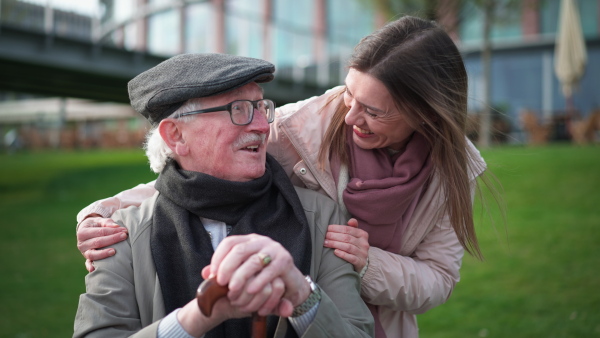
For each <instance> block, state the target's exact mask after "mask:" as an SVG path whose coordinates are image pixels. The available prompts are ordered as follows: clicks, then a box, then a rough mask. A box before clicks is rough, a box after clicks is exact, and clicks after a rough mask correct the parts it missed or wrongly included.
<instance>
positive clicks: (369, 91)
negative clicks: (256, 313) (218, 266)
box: [78, 17, 486, 337]
mask: <svg viewBox="0 0 600 338" xmlns="http://www.w3.org/2000/svg"><path fill="white" fill-rule="evenodd" d="M345 82H346V84H345V86H343V87H338V88H334V89H332V90H330V91H328V92H327V93H325V94H324V95H322V96H320V97H316V98H311V99H308V100H306V101H302V102H298V103H295V104H291V105H286V106H284V107H281V108H279V109H278V116H277V118H276V120H275V123H273V124H272V126H271V136H270V138H269V148H268V151H269V152H270V153H271V154H272V155H273V156H275V158H276V159H277V160H278V161H279V162H280V163H281V164H282V166H283V167H284V168H285V170H286V172H287V173H288V175H289V176H290V178H291V179H292V182H293V183H294V184H295V185H298V186H303V187H307V188H309V189H313V190H317V191H319V192H321V193H323V194H325V195H327V196H329V197H331V198H332V199H334V200H335V201H337V202H338V203H339V204H340V205H341V206H343V207H345V208H346V210H347V211H348V212H349V213H350V214H351V215H352V216H353V217H354V219H351V220H350V221H349V223H348V225H349V226H346V225H330V227H329V229H328V233H327V237H326V238H327V241H326V243H325V246H328V247H331V248H334V249H336V250H335V253H336V255H338V256H339V257H341V258H343V259H345V260H347V261H348V262H350V263H351V264H353V265H354V269H355V270H356V271H357V272H359V273H360V274H361V276H362V290H361V295H362V297H363V299H364V300H365V302H366V303H367V304H368V306H369V308H370V309H371V312H372V313H373V315H374V317H375V320H376V336H377V337H417V336H418V327H417V323H416V317H415V314H419V313H423V312H425V311H427V310H429V309H431V308H433V307H435V306H437V305H440V304H442V303H444V302H445V301H446V300H447V299H448V297H449V296H450V294H451V292H452V289H453V287H454V285H455V284H456V282H457V281H458V280H459V268H460V265H461V260H462V256H463V251H464V250H465V249H466V250H467V252H469V253H471V254H473V255H475V256H477V257H481V252H480V250H479V246H478V244H477V238H476V235H475V230H474V226H473V215H472V214H473V211H472V201H473V193H474V191H475V189H476V184H477V183H476V178H477V177H478V176H480V175H482V173H483V171H484V170H485V167H486V166H485V162H484V161H483V159H482V158H481V157H480V155H479V152H478V151H477V150H476V149H475V148H474V147H473V145H472V144H471V143H470V142H469V141H468V140H467V139H466V137H465V123H466V118H467V74H466V71H465V68H464V63H463V60H462V57H461V55H460V53H459V51H458V50H457V48H456V46H455V45H454V43H453V41H452V40H451V39H450V38H449V36H448V35H447V34H446V33H445V32H444V30H443V29H441V28H440V27H438V26H437V25H436V24H435V23H432V22H429V21H425V20H422V19H418V18H414V17H403V18H401V19H399V20H397V21H394V22H391V23H389V24H388V25H386V26H385V27H383V28H381V29H380V30H378V31H376V32H374V33H373V34H371V35H369V36H367V37H366V38H364V39H363V40H362V41H361V42H360V43H359V44H358V45H357V47H356V49H355V51H354V54H353V55H352V57H351V59H350V61H349V72H348V76H347V77H346V81H345ZM153 192H154V191H153V188H152V183H150V184H148V185H143V186H138V187H137V188H134V189H133V190H131V191H126V192H123V193H121V194H119V195H117V196H115V197H113V198H110V199H107V200H104V201H100V202H97V203H96V204H93V205H91V206H90V207H88V208H86V209H84V210H82V212H80V214H79V215H78V220H81V218H83V217H84V216H86V215H89V214H98V215H101V216H104V217H107V216H109V215H110V214H111V213H112V212H113V211H114V210H115V209H116V208H120V207H124V206H127V205H129V204H139V202H140V201H141V200H143V199H144V198H145V197H149V196H150V195H151V194H152V193H153ZM129 199H131V200H129ZM110 224H111V222H110V221H108V220H98V219H94V218H92V219H89V220H88V221H86V222H84V223H83V226H82V227H80V230H79V231H78V241H79V244H78V247H79V249H80V250H81V251H82V252H84V256H85V257H86V258H87V259H88V261H87V262H86V266H87V267H88V269H89V270H90V269H93V266H92V265H91V263H90V260H95V259H101V258H103V257H106V256H108V255H111V254H114V251H112V252H111V251H109V250H110V249H104V250H102V251H94V250H90V249H94V248H100V247H104V246H106V245H110V244H113V243H114V242H116V241H118V240H119V239H118V236H121V235H123V234H122V233H120V229H116V228H115V229H113V230H112V231H111V228H110V227H106V225H110ZM101 225H104V226H105V227H103V228H100V229H93V226H101ZM100 235H105V236H104V237H100V238H92V239H90V238H91V237H96V236H100ZM106 235H108V236H106Z"/></svg>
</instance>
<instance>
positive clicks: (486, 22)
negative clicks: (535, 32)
mask: <svg viewBox="0 0 600 338" xmlns="http://www.w3.org/2000/svg"><path fill="white" fill-rule="evenodd" d="M494 7H495V0H485V1H484V4H483V12H484V18H483V49H482V51H481V67H482V75H483V109H482V111H481V116H480V117H481V118H480V126H479V139H478V141H479V142H478V145H479V147H481V148H487V147H489V146H490V144H491V127H492V123H491V122H492V107H491V104H492V66H491V61H492V45H491V41H490V31H491V28H492V20H493V13H494Z"/></svg>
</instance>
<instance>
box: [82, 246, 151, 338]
mask: <svg viewBox="0 0 600 338" xmlns="http://www.w3.org/2000/svg"><path fill="white" fill-rule="evenodd" d="M113 247H114V248H115V249H116V250H117V252H118V253H119V254H118V255H115V256H112V257H109V258H106V259H103V260H100V261H96V262H94V265H95V267H96V270H94V271H93V272H91V273H89V274H88V275H87V276H86V277H85V286H86V293H84V294H82V295H81V296H80V297H79V306H78V308H77V314H76V316H75V328H74V329H75V330H74V334H73V337H129V336H131V335H135V336H136V337H156V332H157V328H158V323H159V321H157V322H155V323H153V324H151V325H148V326H146V327H145V328H142V324H141V319H140V313H139V310H138V304H137V301H136V293H135V286H134V276H133V269H132V265H131V264H132V263H131V262H132V252H131V246H130V240H129V238H128V239H127V240H126V241H123V242H120V243H117V244H115V245H114V246H113Z"/></svg>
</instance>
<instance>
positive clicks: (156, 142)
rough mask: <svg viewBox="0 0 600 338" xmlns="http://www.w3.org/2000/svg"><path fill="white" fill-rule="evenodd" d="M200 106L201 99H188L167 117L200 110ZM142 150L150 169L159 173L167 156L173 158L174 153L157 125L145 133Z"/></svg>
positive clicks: (187, 118) (189, 117)
mask: <svg viewBox="0 0 600 338" xmlns="http://www.w3.org/2000/svg"><path fill="white" fill-rule="evenodd" d="M201 108H202V99H190V100H187V101H186V102H185V103H184V104H183V105H182V106H181V107H179V109H177V110H176V111H175V112H174V113H173V114H171V115H170V116H169V117H168V118H175V117H177V116H178V115H179V114H182V113H187V112H190V111H194V110H200V109H201ZM193 117H194V115H188V116H184V117H181V118H179V121H181V122H183V123H187V122H189V121H190V120H191V119H192V118H193ZM144 150H145V151H146V157H148V161H149V162H150V169H152V171H154V172H155V173H157V174H158V173H160V172H161V171H162V170H163V169H164V167H165V165H166V164H167V160H168V159H169V158H174V155H175V154H174V153H173V151H172V150H171V148H169V146H167V143H166V142H165V141H164V140H163V138H162V137H161V136H160V133H159V132H158V126H156V127H154V128H152V129H150V131H148V133H147V134H146V142H144Z"/></svg>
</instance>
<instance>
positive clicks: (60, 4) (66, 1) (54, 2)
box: [21, 0, 99, 16]
mask: <svg viewBox="0 0 600 338" xmlns="http://www.w3.org/2000/svg"><path fill="white" fill-rule="evenodd" d="M21 1H23V2H30V3H34V4H38V5H43V6H45V5H46V4H47V3H48V2H50V3H51V6H52V7H54V8H57V9H62V10H66V11H71V12H75V13H78V14H84V15H90V16H93V15H97V14H98V11H99V6H98V1H97V0H21Z"/></svg>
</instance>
